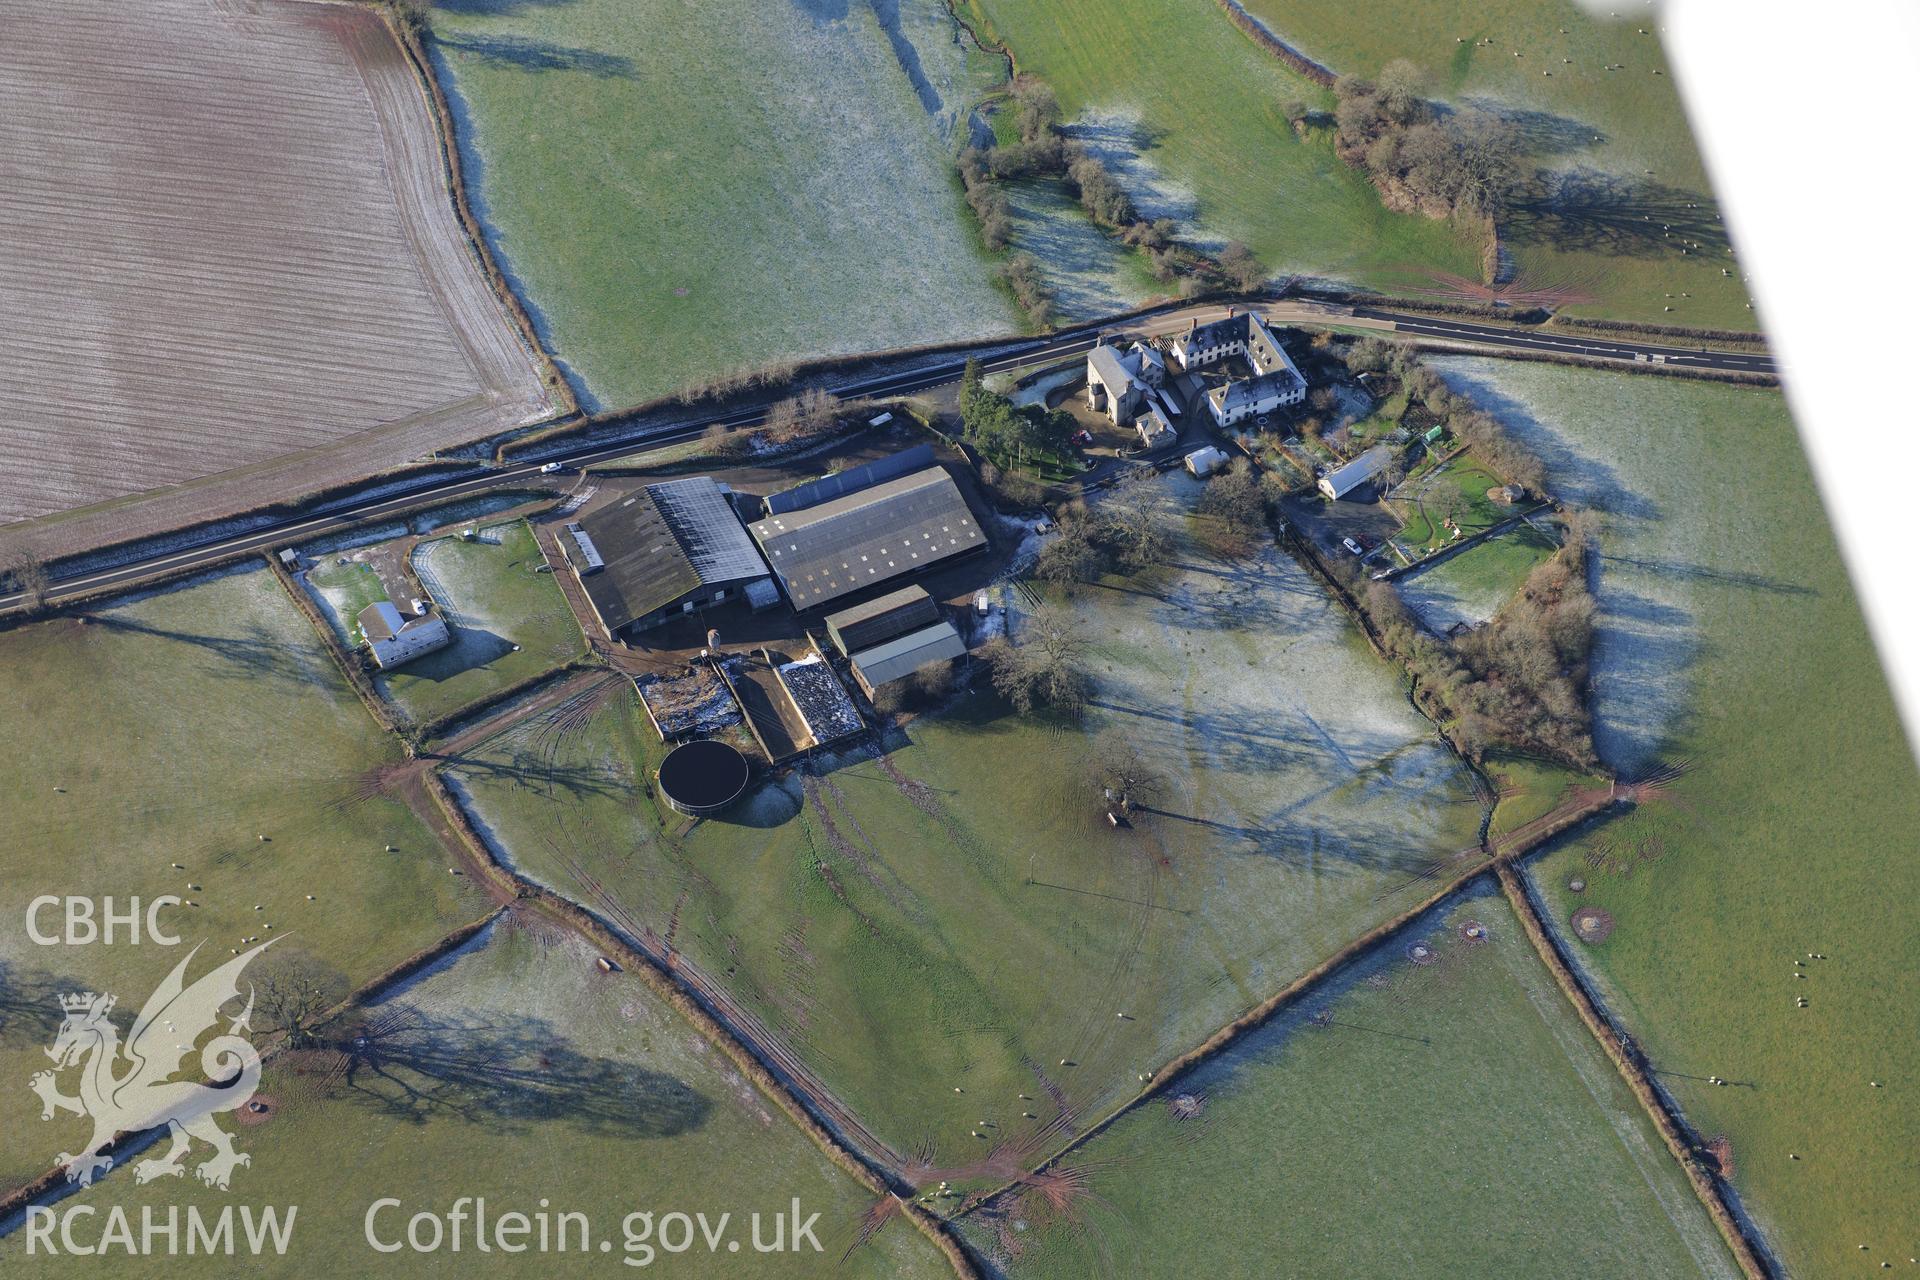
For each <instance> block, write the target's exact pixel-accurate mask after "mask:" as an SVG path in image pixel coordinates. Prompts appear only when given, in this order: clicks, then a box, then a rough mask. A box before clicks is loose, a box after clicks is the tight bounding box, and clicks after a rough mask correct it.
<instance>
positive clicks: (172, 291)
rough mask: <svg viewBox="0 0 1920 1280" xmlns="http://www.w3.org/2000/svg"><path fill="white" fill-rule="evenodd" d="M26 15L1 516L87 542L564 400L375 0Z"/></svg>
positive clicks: (207, 512) (16, 94)
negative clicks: (473, 245) (457, 206)
mask: <svg viewBox="0 0 1920 1280" xmlns="http://www.w3.org/2000/svg"><path fill="white" fill-rule="evenodd" d="M23 9H24V11H25V12H21V10H23ZM9 19H10V20H9V22H8V24H7V26H8V32H9V36H8V40H7V41H6V42H5V47H4V48H0V154H4V155H6V156H7V157H8V158H9V161H10V162H11V163H9V164H8V165H7V170H8V175H7V180H6V181H5V182H4V183H0V264H4V266H3V267H0V282H3V283H0V349H4V350H5V351H6V352H7V359H5V360H4V361H0V395H4V396H5V398H6V401H7V403H8V404H9V405H10V406H11V408H12V414H11V416H10V418H9V421H8V423H7V427H6V429H5V431H4V432H0V522H4V521H18V520H36V521H37V523H36V524H34V525H32V526H29V527H28V528H27V529H26V530H25V532H26V534H27V536H28V537H29V538H30V539H31V540H32V541H33V542H34V543H35V544H36V545H37V546H40V547H42V548H44V549H45V550H47V551H55V550H58V551H69V550H73V549H77V548H80V547H85V546H90V545H96V544H98V543H100V542H103V541H106V540H109V539H118V538H124V537H126V536H128V535H130V534H137V533H141V532H146V531H159V530H161V529H165V528H168V527H173V526H176V525H179V524H184V523H188V522H190V521H193V520H197V519H206V518H209V517H218V516H220V515H223V514H232V513H234V512H237V511H240V510H244V509H246V508H248V507H250V506H253V505H256V504H258V503H259V502H261V501H262V500H264V499H266V498H269V497H281V496H288V495H291V494H295V493H299V492H303V491H311V490H313V489H316V488H319V487H323V486H325V485H329V484H335V483H341V482H345V481H348V480H352V479H355V478H358V477H361V476H365V475H370V474H377V473H379V472H380V471H383V470H386V469H388V468H391V467H393V466H396V465H399V464H401V463H404V462H407V461H410V460H412V459H415V458H418V457H421V456H423V455H426V454H429V453H431V452H433V451H434V450H435V449H437V448H444V447H447V446H449V445H452V444H454V443H457V442H463V441H466V440H471V439H475V438H478V437H481V436H485V435H489V434H492V433H494V432H496V431H499V430H501V429H503V428H506V427H509V426H513V425H518V424H522V423H528V422H534V421H539V420H541V419H544V418H545V417H547V416H549V415H550V413H551V412H552V405H551V404H550V401H549V397H548V394H547V392H546V390H545V389H544V387H543V384H542V382H541V375H540V373H539V370H538V366H537V364H536V361H535V359H534V357H533V354H532V352H531V351H530V350H529V349H528V348H527V346H526V345H525V344H524V342H523V339H522V337H521V335H520V333H519V330H518V329H517V328H516V327H515V325H514V324H513V323H512V321H511V320H510V319H509V317H508V316H507V314H506V313H505V311H504V309H503V308H502V307H501V306H500V304H499V302H498V300H497V299H496V298H495V297H494V295H493V292H492V290H491V288H490V286H489V285H488V282H487V279H486V276H485V275H484V274H483V272H482V270H481V267H480V264H479V263H478V261H477V260H476V259H475V257H474V255H473V253H472V251H471V249H470V247H469V245H468V242H467V239H466V236H465V233H464V231H463V229H462V227H461V225H460V223H459V220H458V218H457V216H456V214H455V211H454V209H453V206H452V202H451V200H450V198H449V195H448V191H447V186H446V173H445V169H444V166H443V162H442V159H441V153H440V147H439V137H438V134H437V132H436V129H435V124H434V119H433V116H432V113H431V111H430V110H429V106H428V99H427V97H426V95H425V93H424V91H423V89H422V87H421V85H420V82H419V81H418V79H417V78H416V76H415V74H414V71H413V68H412V67H411V65H410V64H409V62H408V61H407V59H406V57H405V54H404V52H403V51H402V49H401V48H400V46H399V45H398V43H397V42H396V41H395V40H394V39H393V37H392V35H391V34H390V33H389V32H388V30H387V28H386V27H385V25H384V24H383V23H382V22H381V21H380V19H379V18H378V16H377V15H376V14H374V13H373V12H371V11H370V10H365V9H360V8H355V7H349V6H344V5H331V4H309V3H304V2H303V0H137V2H135V3H129V4H124V5H108V4H105V3H102V2H101V0H81V2H80V3H69V2H68V0H18V2H17V3H16V4H14V5H11V6H10V12H9ZM136 494H144V495H146V496H144V497H141V498H135V497H134V496H133V495H136ZM101 504H113V505H111V506H108V507H106V508H105V509H103V508H102V505H101ZM76 508H89V509H88V510H83V511H81V512H79V514H76V515H71V516H67V517H65V518H60V519H48V520H44V521H42V520H41V519H40V518H43V517H53V516H56V515H57V514H58V513H61V512H67V511H71V510H73V509H76Z"/></svg>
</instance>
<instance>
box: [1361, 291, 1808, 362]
mask: <svg viewBox="0 0 1920 1280" xmlns="http://www.w3.org/2000/svg"><path fill="white" fill-rule="evenodd" d="M1353 314H1354V317H1355V318H1356V319H1363V320H1385V321H1387V322H1389V323H1390V324H1392V325H1393V330H1394V332H1395V333H1405V334H1412V335H1415V336H1418V337H1423V338H1439V339H1446V340H1449V341H1453V342H1475V343H1481V344H1484V345H1487V346H1495V347H1506V348H1509V349H1512V350H1518V351H1542V352H1546V353H1548V354H1550V355H1558V356H1585V357H1587V358H1589V359H1595V360H1620V361H1624V362H1626V363H1628V364H1669V365H1677V366H1680V367H1682V368H1690V369H1720V370H1724V371H1727V372H1732V373H1765V374H1774V373H1777V372H1778V370H1776V369H1775V368H1774V364H1773V356H1772V355H1770V354H1768V353H1766V352H1764V351H1758V352H1745V351H1712V350H1709V349H1707V348H1706V347H1667V346H1656V345H1653V344H1651V343H1644V342H1614V341H1611V340H1609V339H1606V338H1595V337H1589V336H1586V335H1584V334H1574V333H1565V332H1538V331H1533V330H1522V329H1511V328H1506V327H1504V326H1501V325H1494V324H1474V323H1472V322H1471V321H1467V320H1453V319H1447V318H1444V317H1433V316H1410V315H1403V314H1401V313H1398V312H1394V311H1381V310H1377V309H1375V308H1373V307H1355V308H1354V309H1353Z"/></svg>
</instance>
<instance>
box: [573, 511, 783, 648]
mask: <svg viewBox="0 0 1920 1280" xmlns="http://www.w3.org/2000/svg"><path fill="white" fill-rule="evenodd" d="M560 542H561V546H562V547H564V548H565V549H566V552H567V558H568V560H570V561H571V562H572V564H573V567H574V570H575V572H577V573H578V574H579V575H580V586H581V587H582V589H583V590H585V592H586V595H587V599H588V601H590V602H591V603H592V605H593V610H594V612H595V613H596V614H598V615H599V618H600V625H601V626H602V627H604V628H605V629H606V632H607V635H608V636H609V637H612V636H614V635H616V634H617V633H619V632H622V631H627V632H633V631H643V630H645V629H647V628H648V627H654V626H658V625H660V624H661V623H663V622H665V621H667V620H668V619H670V618H677V617H680V616H682V615H683V614H690V613H692V612H694V611H695V610H696V609H704V608H706V607H707V606H709V605H715V604H721V603H724V602H726V601H729V600H734V599H738V598H742V597H744V598H746V599H747V600H748V601H749V602H750V603H752V604H753V605H754V607H756V608H761V607H765V606H766V605H771V604H775V603H777V602H778V596H777V594H776V593H775V592H774V591H773V589H772V585H771V583H769V582H768V580H767V563H766V561H765V560H763V559H761V558H760V552H759V551H758V550H756V549H755V547H754V545H753V540H752V539H751V538H749V537H748V536H747V531H746V529H745V528H743V527H742V526H741V524H740V519H739V517H738V516H736V515H735V514H734V511H733V503H732V502H731V501H730V500H729V498H728V496H727V491H726V490H725V489H723V488H721V487H720V486H719V485H718V484H716V483H714V481H713V480H712V479H711V478H710V477H707V476H689V477H688V478H686V479H684V480H668V481H665V482H663V483H661V484H650V485H648V486H647V487H646V488H644V489H642V490H641V491H640V492H639V493H636V494H633V495H632V496H631V497H628V498H625V499H623V500H621V501H619V502H616V503H614V504H613V505H612V506H609V507H604V508H602V509H601V510H599V511H596V512H593V513H591V514H590V515H587V516H584V517H582V518H581V519H580V520H579V521H578V522H577V523H574V524H569V525H568V526H567V529H566V536H565V537H563V538H562V539H561V540H560Z"/></svg>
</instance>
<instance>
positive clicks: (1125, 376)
mask: <svg viewBox="0 0 1920 1280" xmlns="http://www.w3.org/2000/svg"><path fill="white" fill-rule="evenodd" d="M1087 367H1088V368H1090V369H1092V370H1093V372H1094V376H1095V377H1097V378H1099V379H1100V382H1101V384H1102V385H1103V386H1105V387H1106V388H1107V389H1108V390H1110V391H1115V392H1119V391H1124V390H1126V389H1127V387H1128V386H1129V385H1130V384H1132V383H1135V382H1138V381H1139V379H1138V378H1137V377H1135V376H1134V372H1133V370H1131V369H1129V368H1127V366H1126V365H1125V364H1123V363H1121V360H1120V349H1119V348H1118V347H1110V346H1108V345H1106V344H1105V343H1102V344H1101V345H1100V346H1097V347H1095V348H1094V349H1093V350H1092V351H1089V352H1088V353H1087Z"/></svg>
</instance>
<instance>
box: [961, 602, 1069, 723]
mask: <svg viewBox="0 0 1920 1280" xmlns="http://www.w3.org/2000/svg"><path fill="white" fill-rule="evenodd" d="M1086 647H1087V641H1086V636H1085V635H1084V634H1083V633H1082V632H1081V630H1080V626H1079V623H1078V622H1076V621H1075V619H1074V617H1073V615H1072V614H1071V613H1068V612H1067V611H1066V610H1063V609H1059V608H1056V607H1055V606H1053V605H1041V606H1040V607H1039V608H1037V609H1035V610H1034V611H1033V612H1032V613H1031V614H1030V615H1028V617H1027V619H1026V621H1025V623H1024V625H1022V627H1021V629H1020V641H1019V643H1017V644H1016V643H1014V642H1012V641H1010V640H1008V639H1007V638H1006V637H1005V636H996V637H994V638H993V639H992V640H989V641H988V642H987V643H986V644H985V645H983V646H982V647H981V650H980V656H981V657H982V658H983V659H985V661H986V664H987V669H988V671H989V672H991V674H992V676H993V687H994V688H995V689H996V690H998V691H999V693H1000V696H1001V697H1003V698H1005V699H1006V700H1007V701H1008V702H1011V703H1012V704H1013V706H1014V709H1015V710H1017V711H1019V712H1020V713H1021V714H1022V715H1025V714H1028V713H1030V712H1032V711H1034V710H1036V709H1038V708H1040V707H1049V708H1052V709H1053V710H1055V711H1063V712H1066V713H1067V714H1069V715H1073V714H1077V713H1078V712H1079V711H1080V709H1081V708H1082V707H1084V706H1085V705H1086V702H1087V698H1088V697H1089V696H1090V695H1091V693H1092V690H1093V682H1092V680H1091V679H1089V678H1088V676H1087V673H1086V670H1085V668H1084V659H1085V654H1086Z"/></svg>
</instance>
